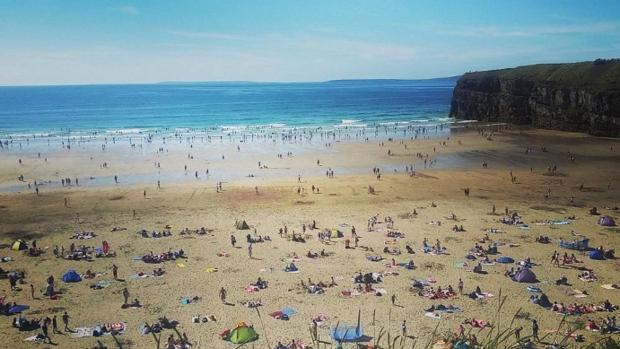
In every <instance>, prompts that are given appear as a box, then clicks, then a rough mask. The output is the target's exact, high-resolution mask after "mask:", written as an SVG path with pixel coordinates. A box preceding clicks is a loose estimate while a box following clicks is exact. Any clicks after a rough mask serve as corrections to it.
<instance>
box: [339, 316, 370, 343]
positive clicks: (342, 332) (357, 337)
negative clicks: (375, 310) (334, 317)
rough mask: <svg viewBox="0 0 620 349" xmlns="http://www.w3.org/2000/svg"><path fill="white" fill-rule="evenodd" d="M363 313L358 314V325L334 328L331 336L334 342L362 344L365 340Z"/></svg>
mask: <svg viewBox="0 0 620 349" xmlns="http://www.w3.org/2000/svg"><path fill="white" fill-rule="evenodd" d="M361 315H362V312H361V311H358V312H357V325H355V326H351V325H344V326H343V325H340V324H338V325H336V326H335V327H332V329H331V331H330V336H331V338H332V340H333V341H335V342H338V343H343V342H361V341H363V340H364V338H365V337H364V330H363V329H362V326H361V324H360V321H361Z"/></svg>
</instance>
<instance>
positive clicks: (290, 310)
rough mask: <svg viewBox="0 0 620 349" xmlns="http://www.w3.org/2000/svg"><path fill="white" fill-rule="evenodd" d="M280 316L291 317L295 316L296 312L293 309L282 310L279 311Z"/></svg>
mask: <svg viewBox="0 0 620 349" xmlns="http://www.w3.org/2000/svg"><path fill="white" fill-rule="evenodd" d="M281 312H282V314H284V315H286V316H287V317H291V316H293V315H295V314H297V311H295V309H293V308H284V309H282V310H281Z"/></svg>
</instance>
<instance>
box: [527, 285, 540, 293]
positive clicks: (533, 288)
mask: <svg viewBox="0 0 620 349" xmlns="http://www.w3.org/2000/svg"><path fill="white" fill-rule="evenodd" d="M527 290H528V291H530V292H536V293H540V292H542V290H541V289H540V288H539V287H536V286H528V287H527Z"/></svg>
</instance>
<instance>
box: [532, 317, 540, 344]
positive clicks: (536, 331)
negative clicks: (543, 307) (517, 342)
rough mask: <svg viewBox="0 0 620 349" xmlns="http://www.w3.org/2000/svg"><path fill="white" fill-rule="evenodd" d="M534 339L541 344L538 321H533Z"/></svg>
mask: <svg viewBox="0 0 620 349" xmlns="http://www.w3.org/2000/svg"><path fill="white" fill-rule="evenodd" d="M532 338H534V340H536V341H537V342H540V338H538V321H536V320H532Z"/></svg>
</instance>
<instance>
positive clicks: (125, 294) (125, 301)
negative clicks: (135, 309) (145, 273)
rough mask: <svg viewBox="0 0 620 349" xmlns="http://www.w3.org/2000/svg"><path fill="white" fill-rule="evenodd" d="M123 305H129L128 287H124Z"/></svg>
mask: <svg viewBox="0 0 620 349" xmlns="http://www.w3.org/2000/svg"><path fill="white" fill-rule="evenodd" d="M123 299H124V301H123V305H127V300H128V299H129V290H128V289H127V287H125V288H123Z"/></svg>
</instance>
